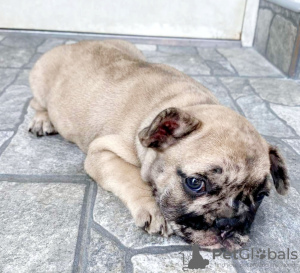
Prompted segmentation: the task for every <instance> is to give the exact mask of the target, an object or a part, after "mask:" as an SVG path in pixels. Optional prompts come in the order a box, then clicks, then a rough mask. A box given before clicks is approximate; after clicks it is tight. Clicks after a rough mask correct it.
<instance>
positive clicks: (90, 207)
mask: <svg viewBox="0 0 300 273" xmlns="http://www.w3.org/2000/svg"><path fill="white" fill-rule="evenodd" d="M89 185H90V186H89V193H88V197H87V208H86V216H85V223H84V224H85V227H84V230H83V231H82V233H83V238H82V243H81V249H80V252H79V254H78V255H79V257H78V258H79V268H78V272H79V273H85V272H86V269H87V266H88V255H89V246H90V240H91V226H92V222H93V211H94V205H95V200H96V196H97V184H96V183H95V182H94V181H90V183H89Z"/></svg>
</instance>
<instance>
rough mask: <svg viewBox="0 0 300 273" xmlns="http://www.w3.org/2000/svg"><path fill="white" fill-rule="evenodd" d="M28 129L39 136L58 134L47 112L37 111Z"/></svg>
mask: <svg viewBox="0 0 300 273" xmlns="http://www.w3.org/2000/svg"><path fill="white" fill-rule="evenodd" d="M28 131H29V132H30V133H32V134H34V135H35V136H37V137H41V136H46V135H54V134H57V131H56V130H55V128H54V126H53V125H52V123H51V121H50V119H49V117H48V114H47V112H45V111H44V112H37V113H36V114H35V116H34V118H33V120H32V121H31V123H30V125H29V128H28Z"/></svg>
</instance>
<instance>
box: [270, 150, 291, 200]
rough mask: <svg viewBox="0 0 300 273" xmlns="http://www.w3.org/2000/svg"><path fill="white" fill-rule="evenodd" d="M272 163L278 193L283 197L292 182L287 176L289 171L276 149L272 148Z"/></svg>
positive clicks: (272, 172)
mask: <svg viewBox="0 0 300 273" xmlns="http://www.w3.org/2000/svg"><path fill="white" fill-rule="evenodd" d="M269 155H270V162H271V167H270V171H271V175H272V178H273V181H274V185H275V188H276V190H277V192H278V193H279V194H281V195H284V194H286V193H287V191H288V189H289V187H290V182H289V177H288V174H287V169H286V166H285V163H284V160H283V157H282V156H281V155H280V153H279V152H278V150H277V148H276V147H273V146H270V148H269Z"/></svg>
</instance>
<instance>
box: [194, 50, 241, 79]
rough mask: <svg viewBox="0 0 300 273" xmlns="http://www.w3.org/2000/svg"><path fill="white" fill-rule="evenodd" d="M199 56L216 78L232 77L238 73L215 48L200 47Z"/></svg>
mask: <svg viewBox="0 0 300 273" xmlns="http://www.w3.org/2000/svg"><path fill="white" fill-rule="evenodd" d="M198 53H199V55H200V56H201V57H202V58H203V59H204V60H205V61H206V63H207V65H208V66H209V67H210V69H211V70H212V74H213V75H215V76H230V75H235V74H236V72H235V70H234V68H233V67H232V66H231V64H230V63H229V62H228V61H227V59H226V58H224V57H223V56H222V55H221V54H220V53H219V52H218V51H217V50H216V49H214V48H202V47H198Z"/></svg>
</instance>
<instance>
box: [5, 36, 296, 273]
mask: <svg viewBox="0 0 300 273" xmlns="http://www.w3.org/2000/svg"><path fill="white" fill-rule="evenodd" d="M82 38H86V37H84V35H83V36H81V37H79V36H75V37H71V38H63V37H61V36H57V37H55V36H54V35H51V36H47V35H26V34H18V33H13V34H11V33H6V32H2V33H1V32H0V272H3V273H11V272H14V273H15V272H18V273H22V272H24V273H25V272H26V273H27V272H38V273H43V272H45V273H50V272H143V273H144V272H155V273H157V272H161V273H164V272H183V269H184V268H183V267H184V266H186V263H187V262H188V260H189V257H190V255H191V247H190V246H189V245H187V244H185V243H184V242H183V241H181V240H180V239H179V238H177V237H171V238H169V239H164V238H161V237H159V236H149V235H148V234H146V233H145V232H143V231H142V230H140V229H138V228H136V227H135V226H134V224H133V220H132V219H131V217H130V215H129V213H128V211H127V209H126V208H125V207H124V206H123V205H122V204H121V203H120V202H119V201H118V200H117V199H116V198H115V197H114V196H112V195H111V194H110V193H108V192H105V191H103V190H102V189H101V188H99V187H97V185H96V184H95V183H94V182H93V181H92V180H91V179H89V177H88V176H87V175H86V174H85V172H84V170H83V160H84V155H83V154H82V152H81V151H80V150H79V149H78V148H77V147H76V146H75V145H73V144H71V143H68V142H67V141H65V140H64V139H62V138H61V137H60V136H49V137H43V138H35V137H33V136H32V135H30V134H28V133H27V126H28V122H29V120H30V119H31V117H32V115H33V111H32V110H31V109H28V104H29V100H30V98H31V93H30V88H29V86H28V73H29V71H30V68H31V67H32V66H33V64H34V63H35V61H36V60H37V59H38V58H39V57H40V56H41V54H43V53H44V52H46V51H47V50H49V49H51V48H53V47H55V46H57V45H61V44H65V43H74V42H76V41H77V40H80V39H82ZM138 47H139V48H140V49H141V50H142V51H143V52H144V53H145V55H146V56H147V58H148V60H149V61H150V62H162V63H167V64H170V65H172V66H174V67H175V68H177V69H179V70H181V71H183V72H185V73H187V74H188V75H190V76H192V77H193V78H195V79H196V80H198V81H200V82H201V83H203V84H204V85H205V86H207V87H208V88H210V89H211V90H212V92H214V93H215V94H216V96H217V97H218V98H219V100H220V101H221V102H222V103H223V104H225V105H227V106H228V107H231V108H232V109H234V110H236V111H238V112H240V113H241V114H242V115H244V116H246V117H247V118H248V119H249V120H250V121H251V122H252V123H253V124H254V125H255V127H256V128H257V129H258V131H259V132H260V133H261V134H262V135H264V136H265V137H266V139H267V140H268V141H269V142H270V143H272V144H274V145H277V146H278V147H279V148H280V150H281V152H282V154H283V155H284V156H285V158H286V161H287V164H288V169H289V173H290V178H291V185H292V187H291V190H290V192H289V194H288V196H286V197H281V196H278V195H277V194H276V193H275V192H272V194H271V196H270V197H269V198H267V199H266V200H265V201H264V202H263V204H262V207H261V209H260V210H259V212H258V215H257V218H256V220H255V222H254V225H253V228H252V235H251V241H250V242H249V243H248V244H247V246H246V247H245V249H246V250H245V252H244V254H245V255H243V257H244V259H242V258H241V257H238V258H237V259H233V258H231V259H224V258H223V257H215V259H214V258H213V254H212V253H211V252H205V251H201V254H202V256H203V257H204V258H205V259H208V260H209V262H210V263H209V265H208V266H207V267H206V269H204V270H200V269H199V270H198V271H197V270H189V271H191V272H200V271H201V272H299V269H300V260H299V259H300V258H297V259H294V260H293V259H291V257H289V259H288V258H287V256H286V257H283V256H282V255H283V254H281V256H280V257H281V258H280V259H279V258H277V259H274V254H272V253H271V254H269V256H270V257H271V258H273V259H271V258H269V257H268V251H269V252H270V251H275V252H276V253H277V255H278V254H279V252H280V251H284V252H285V253H287V249H289V250H290V252H291V251H295V253H297V256H299V255H300V237H299V234H300V220H299V219H300V218H299V217H300V206H299V204H300V195H299V193H300V181H299V175H300V137H299V136H300V82H297V81H294V80H289V79H286V78H285V77H284V75H283V74H281V72H280V71H278V70H277V69H276V68H274V67H273V66H272V65H271V64H270V63H268V61H266V60H265V59H264V58H263V57H262V56H261V55H259V54H258V53H257V52H256V51H255V50H254V49H252V48H237V47H233V48H203V47H201V48H200V47H198V48H197V47H192V46H190V47H178V46H177V47H176V46H173V47H172V46H157V45H154V44H138ZM252 248H253V251H254V254H256V251H258V250H259V249H261V250H262V251H265V252H266V255H267V257H266V258H263V257H264V256H260V257H261V258H262V259H259V258H257V257H256V256H255V255H254V257H253V259H251V258H249V259H245V257H247V253H248V250H249V251H251V249H252ZM247 249H248V250H247ZM285 255H287V254H285ZM185 270H186V271H187V269H185Z"/></svg>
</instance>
